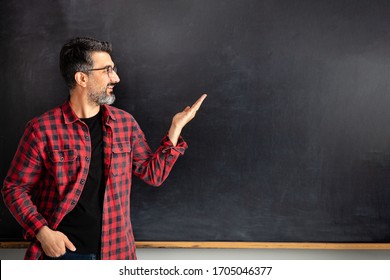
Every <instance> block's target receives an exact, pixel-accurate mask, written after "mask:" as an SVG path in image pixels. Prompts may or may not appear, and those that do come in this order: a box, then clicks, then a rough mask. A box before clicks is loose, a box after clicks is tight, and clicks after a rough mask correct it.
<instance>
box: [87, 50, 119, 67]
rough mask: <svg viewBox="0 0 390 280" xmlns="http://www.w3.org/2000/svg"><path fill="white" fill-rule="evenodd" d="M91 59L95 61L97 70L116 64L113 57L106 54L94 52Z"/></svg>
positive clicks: (94, 65) (94, 64)
mask: <svg viewBox="0 0 390 280" xmlns="http://www.w3.org/2000/svg"><path fill="white" fill-rule="evenodd" d="M91 58H92V61H93V67H95V68H99V67H104V66H108V65H111V66H113V65H114V62H113V61H112V59H111V56H110V55H109V54H108V53H106V52H93V53H92V54H91Z"/></svg>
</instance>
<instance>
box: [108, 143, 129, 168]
mask: <svg viewBox="0 0 390 280" xmlns="http://www.w3.org/2000/svg"><path fill="white" fill-rule="evenodd" d="M130 167H131V146H130V142H115V143H113V144H112V158H111V172H112V174H114V175H115V176H118V175H122V174H125V173H127V172H130V169H131V168H130Z"/></svg>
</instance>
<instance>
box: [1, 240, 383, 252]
mask: <svg viewBox="0 0 390 280" xmlns="http://www.w3.org/2000/svg"><path fill="white" fill-rule="evenodd" d="M28 244H29V242H0V248H8V249H20V248H27V246H28ZM136 245H137V248H177V249H185V248H187V249H189V248H193V249H304V250H319V249H320V250H390V243H318V242H208V241H205V242H186V241H180V242H175V241H139V242H136Z"/></svg>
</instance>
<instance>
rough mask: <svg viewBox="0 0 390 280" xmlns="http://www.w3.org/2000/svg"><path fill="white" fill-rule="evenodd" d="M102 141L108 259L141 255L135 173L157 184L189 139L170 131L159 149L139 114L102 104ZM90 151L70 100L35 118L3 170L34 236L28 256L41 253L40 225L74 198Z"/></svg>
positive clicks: (9, 198) (10, 197)
mask: <svg viewBox="0 0 390 280" xmlns="http://www.w3.org/2000/svg"><path fill="white" fill-rule="evenodd" d="M101 109H102V113H103V123H104V125H103V142H104V167H105V169H104V170H105V179H106V180H107V181H106V191H105V194H104V204H103V223H102V224H103V225H102V237H101V238H102V247H101V258H102V259H136V253H135V243H134V237H133V231H132V226H131V222H130V190H131V178H132V173H134V174H135V175H136V176H139V177H140V178H141V179H142V180H144V181H145V182H146V183H148V184H150V185H154V186H159V185H161V184H162V183H163V181H164V180H165V179H166V178H167V176H168V174H169V172H170V171H171V169H172V166H173V165H174V163H175V162H176V160H177V158H178V157H179V155H181V154H183V153H184V151H185V149H186V148H187V144H186V143H185V142H184V141H183V139H182V138H181V139H180V140H179V143H178V145H177V146H176V147H174V146H173V145H172V143H171V141H170V140H169V138H168V137H167V136H165V137H164V138H163V140H162V143H161V146H160V147H159V148H158V149H157V151H156V152H155V153H153V152H152V151H151V149H150V148H149V146H148V144H147V142H146V140H145V136H144V134H143V132H142V131H141V129H140V127H139V126H138V124H137V122H136V121H135V119H134V118H133V117H132V116H131V115H130V114H128V113H127V112H125V111H122V110H120V109H117V108H114V107H111V106H107V105H104V106H102V107H101ZM90 158H91V141H90V136H89V131H88V126H87V125H86V124H84V123H83V122H82V121H80V119H79V118H78V117H77V116H76V114H75V113H74V112H73V110H72V109H71V107H70V105H69V102H68V101H67V102H65V103H64V104H63V105H62V106H58V107H57V108H54V109H53V110H50V111H48V112H47V113H45V114H43V115H42V116H40V117H38V118H35V119H33V120H32V121H30V122H29V123H28V124H27V126H26V129H25V132H24V135H23V137H22V139H21V141H20V143H19V147H18V149H17V152H16V154H15V157H14V159H13V161H12V164H11V167H10V169H9V171H8V174H7V177H6V178H5V181H4V185H3V189H2V193H3V197H4V201H5V203H6V205H7V206H8V208H9V210H10V211H11V213H12V214H13V215H14V217H15V218H16V219H17V221H18V222H19V223H20V224H21V225H22V227H23V228H24V230H25V238H26V239H27V240H32V242H31V245H30V246H29V248H28V250H27V252H26V255H25V258H26V259H39V258H40V256H41V253H42V249H41V247H40V244H39V242H38V241H37V240H36V239H35V235H36V233H37V232H38V231H39V229H40V228H41V227H42V226H45V225H47V226H49V227H50V228H52V229H56V228H57V226H58V225H59V223H60V222H61V220H62V218H63V217H64V216H65V215H66V214H67V213H69V212H70V211H71V210H72V209H73V208H74V206H75V205H76V203H77V201H78V199H79V197H80V194H81V192H82V191H83V186H84V183H85V181H86V179H87V175H88V170H89V163H90Z"/></svg>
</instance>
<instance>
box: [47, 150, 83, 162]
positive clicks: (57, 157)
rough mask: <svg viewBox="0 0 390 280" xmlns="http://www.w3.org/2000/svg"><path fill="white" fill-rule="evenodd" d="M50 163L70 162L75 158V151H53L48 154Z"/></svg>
mask: <svg viewBox="0 0 390 280" xmlns="http://www.w3.org/2000/svg"><path fill="white" fill-rule="evenodd" d="M49 156H50V160H51V161H52V162H72V161H74V160H75V159H76V158H77V153H76V151H75V150H55V151H51V152H50V153H49Z"/></svg>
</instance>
